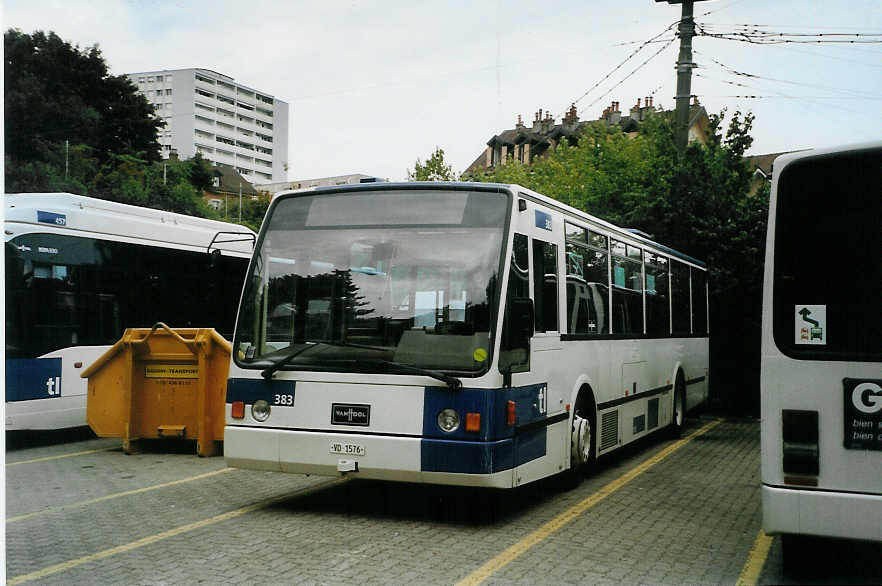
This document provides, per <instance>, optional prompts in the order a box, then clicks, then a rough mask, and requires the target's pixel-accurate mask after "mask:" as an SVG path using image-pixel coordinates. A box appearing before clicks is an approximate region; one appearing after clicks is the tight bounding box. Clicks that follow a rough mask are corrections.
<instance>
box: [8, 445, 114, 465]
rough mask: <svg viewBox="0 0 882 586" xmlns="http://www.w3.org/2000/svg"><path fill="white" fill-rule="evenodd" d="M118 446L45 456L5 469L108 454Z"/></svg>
mask: <svg viewBox="0 0 882 586" xmlns="http://www.w3.org/2000/svg"><path fill="white" fill-rule="evenodd" d="M118 449H119V446H113V447H112V448H98V449H97V450H85V451H82V452H72V453H70V454H61V455H59V456H46V457H45V458H34V459H33V460H22V461H21V462H7V463H6V467H7V468H9V467H10V466H18V465H19V464H34V463H35V462H48V461H49V460H59V459H61V458H73V457H74V456H85V455H86V454H97V453H98V452H109V451H110V450H118Z"/></svg>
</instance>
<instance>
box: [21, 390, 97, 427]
mask: <svg viewBox="0 0 882 586" xmlns="http://www.w3.org/2000/svg"><path fill="white" fill-rule="evenodd" d="M86 425H87V423H86V395H85V394H83V395H73V396H68V397H56V398H53V399H33V400H31V401H7V403H6V431H22V430H50V429H67V428H72V427H85V426H86Z"/></svg>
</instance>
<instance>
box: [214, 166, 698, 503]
mask: <svg viewBox="0 0 882 586" xmlns="http://www.w3.org/2000/svg"><path fill="white" fill-rule="evenodd" d="M707 369H708V317H707V278H706V268H705V266H704V264H703V263H702V262H700V261H698V260H695V259H694V258H691V257H689V256H686V255H685V254H681V253H679V252H676V251H674V250H671V249H670V248H667V247H665V246H662V245H659V244H656V243H655V242H652V241H651V240H649V239H648V238H646V237H644V236H642V235H639V234H637V233H634V232H631V231H628V230H623V229H620V228H617V227H616V226H613V225H612V224H609V223H607V222H605V221H603V220H600V219H598V218H595V217H592V216H590V215H587V214H585V213H583V212H581V211H578V210H576V209H574V208H571V207H568V206H566V205H563V204H561V203H559V202H557V201H554V200H553V199H550V198H548V197H545V196H542V195H540V194H538V193H534V192H532V191H529V190H527V189H524V188H523V187H519V186H517V185H496V184H480V183H401V184H395V183H377V184H372V185H358V186H343V187H332V188H318V189H314V190H304V191H298V192H283V193H280V194H277V195H276V197H275V198H274V200H273V202H272V203H271V205H270V208H269V210H268V212H267V216H266V218H265V220H264V223H263V226H262V228H261V233H260V236H259V237H258V245H257V248H256V249H255V254H254V256H253V258H252V261H251V265H250V269H249V273H248V276H247V278H246V283H245V289H244V292H243V297H242V305H241V307H240V309H239V315H238V321H237V325H236V334H235V339H234V343H233V357H232V364H231V366H230V379H229V381H228V387H227V399H226V400H227V404H226V428H225V432H224V433H225V436H224V444H225V448H224V452H225V458H226V461H227V463H228V464H229V465H231V466H236V467H240V468H251V469H260V470H276V471H282V472H293V473H307V474H317V475H332V476H334V475H341V474H350V475H354V476H356V477H361V478H372V479H386V480H396V481H407V482H424V483H432V484H455V485H465V486H485V487H497V488H511V487H516V486H519V485H523V484H526V483H529V482H532V481H534V480H537V479H540V478H543V477H547V476H550V475H553V474H558V473H562V474H563V475H564V476H565V477H570V478H578V477H579V476H580V475H581V474H582V473H584V470H585V469H586V467H587V466H588V465H589V464H590V463H592V462H593V461H594V460H595V458H596V457H597V456H601V455H604V454H607V453H610V452H612V451H613V450H615V449H616V448H619V447H621V446H623V445H626V444H628V443H630V442H632V441H634V440H636V439H638V438H641V437H644V436H646V435H647V434H650V433H653V432H655V431H656V430H660V429H662V428H666V427H668V428H670V429H672V430H674V431H678V430H679V429H680V428H681V427H682V425H683V421H684V416H685V412H686V410H687V409H689V408H691V407H694V406H696V405H698V404H699V403H701V402H702V401H704V400H705V398H706V396H707V389H708V380H707V376H708V371H707Z"/></svg>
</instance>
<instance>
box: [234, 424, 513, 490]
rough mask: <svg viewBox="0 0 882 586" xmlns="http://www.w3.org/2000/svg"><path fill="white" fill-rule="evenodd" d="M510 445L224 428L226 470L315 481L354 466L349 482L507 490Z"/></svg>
mask: <svg viewBox="0 0 882 586" xmlns="http://www.w3.org/2000/svg"><path fill="white" fill-rule="evenodd" d="M332 444H339V445H350V446H359V447H360V448H362V449H363V455H341V454H336V453H331V450H332V448H331V446H332ZM511 445H512V440H511V439H508V440H500V441H497V442H468V441H450V440H438V439H424V438H415V437H398V436H382V435H361V434H350V433H347V434H334V433H326V432H311V431H288V430H279V429H261V428H253V427H251V428H250V427H238V426H229V425H228V426H227V427H226V428H225V429H224V459H225V460H226V463H227V465H228V466H232V467H236V468H247V469H252V470H269V471H276V472H290V473H296V474H315V475H319V476H340V475H342V474H344V472H341V471H340V469H341V468H351V466H347V465H346V462H350V461H353V460H354V461H356V462H358V469H357V471H348V472H345V474H347V475H350V476H352V477H355V478H366V479H375V480H391V481H399V482H421V483H427V484H452V485H459V486H483V487H492V488H511V487H512V478H513V470H512V466H511V459H510V457H509V456H507V454H508V453H510V452H511Z"/></svg>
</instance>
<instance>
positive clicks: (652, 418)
mask: <svg viewBox="0 0 882 586" xmlns="http://www.w3.org/2000/svg"><path fill="white" fill-rule="evenodd" d="M656 427H658V399H650V401H649V413H647V417H646V429H654V428H656Z"/></svg>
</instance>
